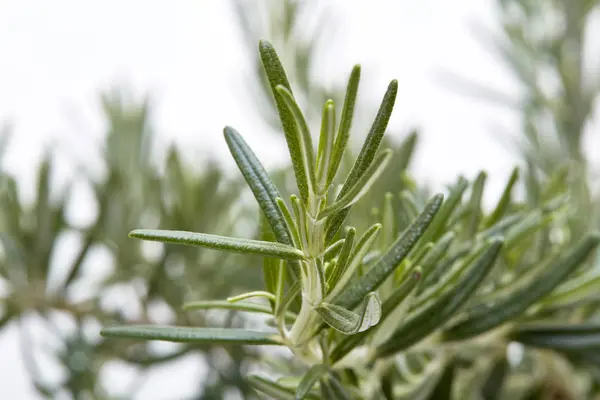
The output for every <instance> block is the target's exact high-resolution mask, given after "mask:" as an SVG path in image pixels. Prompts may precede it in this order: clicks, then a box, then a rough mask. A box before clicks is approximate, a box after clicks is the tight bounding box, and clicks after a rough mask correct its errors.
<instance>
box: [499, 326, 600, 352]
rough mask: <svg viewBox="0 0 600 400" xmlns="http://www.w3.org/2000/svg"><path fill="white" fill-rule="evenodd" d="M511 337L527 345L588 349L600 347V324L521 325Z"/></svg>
mask: <svg viewBox="0 0 600 400" xmlns="http://www.w3.org/2000/svg"><path fill="white" fill-rule="evenodd" d="M510 339H511V340H514V341H517V342H520V343H522V344H524V345H526V346H532V347H537V348H544V349H553V350H558V351H567V352H573V351H586V350H590V349H597V348H598V347H600V324H577V325H572V324H538V325H521V326H517V327H515V328H514V329H513V330H512V331H511V333H510Z"/></svg>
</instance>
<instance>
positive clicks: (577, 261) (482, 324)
mask: <svg viewBox="0 0 600 400" xmlns="http://www.w3.org/2000/svg"><path fill="white" fill-rule="evenodd" d="M599 242H600V235H598V234H589V235H587V236H586V237H585V238H584V239H583V240H582V241H581V242H579V243H578V244H577V245H576V246H574V247H573V249H572V250H571V251H569V252H568V253H567V254H566V255H564V256H563V257H561V258H560V259H557V260H556V261H555V262H553V263H552V264H551V265H549V266H548V268H544V269H543V271H542V274H541V275H540V276H537V277H536V279H531V280H530V282H529V284H527V285H525V286H520V287H517V288H516V289H515V290H514V291H512V292H510V293H509V295H507V296H505V297H504V298H502V299H500V300H496V301H494V302H493V303H492V304H491V305H490V306H488V307H478V308H477V310H476V311H473V312H469V313H468V317H467V318H466V319H464V320H462V321H460V322H458V323H457V324H455V325H453V326H451V327H449V328H448V329H447V330H446V332H444V337H445V338H446V339H447V340H464V339H468V338H470V337H473V336H476V335H479V334H481V333H483V332H486V331H488V330H490V329H493V328H495V327H497V326H499V325H501V324H503V323H504V322H506V321H508V320H509V319H511V318H514V317H516V316H518V315H520V314H521V313H523V312H524V311H525V310H527V309H528V308H529V307H530V306H531V305H532V304H534V303H535V302H536V301H538V300H540V299H542V298H543V297H544V296H546V295H548V294H549V293H550V292H552V291H553V290H554V289H555V288H556V287H557V286H558V285H559V284H560V283H562V282H564V280H565V279H566V278H567V277H568V276H569V275H570V274H571V273H572V272H573V271H574V270H575V269H576V268H578V267H579V266H580V265H581V264H582V263H583V262H584V261H585V260H586V258H587V257H588V256H589V254H590V253H591V252H592V251H593V250H594V249H595V248H596V246H597V245H598V243H599Z"/></svg>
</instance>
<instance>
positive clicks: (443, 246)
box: [420, 231, 456, 276]
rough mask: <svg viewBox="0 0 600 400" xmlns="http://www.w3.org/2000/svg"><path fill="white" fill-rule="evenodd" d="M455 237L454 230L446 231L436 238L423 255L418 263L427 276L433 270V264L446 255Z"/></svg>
mask: <svg viewBox="0 0 600 400" xmlns="http://www.w3.org/2000/svg"><path fill="white" fill-rule="evenodd" d="M455 237H456V234H455V233H454V232H452V231H450V232H446V233H445V234H444V235H443V236H442V237H440V238H439V239H438V241H437V242H436V243H435V245H433V247H432V248H431V250H430V251H429V252H428V253H427V254H426V255H425V257H423V259H422V260H421V262H420V265H421V267H423V271H424V274H425V276H429V274H430V273H431V272H433V271H432V270H433V268H434V266H435V265H436V264H437V263H438V262H439V261H440V260H441V259H442V257H444V256H445V255H446V253H447V252H448V249H449V248H450V245H451V244H452V242H453V241H454V238H455Z"/></svg>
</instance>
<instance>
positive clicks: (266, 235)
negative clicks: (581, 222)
mask: <svg viewBox="0 0 600 400" xmlns="http://www.w3.org/2000/svg"><path fill="white" fill-rule="evenodd" d="M259 225H260V229H261V237H260V239H261V240H263V241H265V242H274V241H275V234H274V233H273V230H272V229H271V227H269V225H268V221H267V219H266V217H265V215H264V214H261V215H260V219H259ZM280 263H281V260H277V259H274V258H271V257H263V279H264V281H265V287H266V289H267V291H269V292H271V293H273V292H275V290H277V289H276V288H277V283H278V282H277V279H278V277H279V268H282V265H281V264H280ZM273 306H274V303H273V302H271V307H273Z"/></svg>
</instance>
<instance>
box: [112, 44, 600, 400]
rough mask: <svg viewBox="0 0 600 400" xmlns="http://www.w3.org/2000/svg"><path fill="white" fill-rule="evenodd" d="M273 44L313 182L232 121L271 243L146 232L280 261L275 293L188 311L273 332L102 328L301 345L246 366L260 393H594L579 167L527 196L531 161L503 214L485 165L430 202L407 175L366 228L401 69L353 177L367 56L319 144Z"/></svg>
mask: <svg viewBox="0 0 600 400" xmlns="http://www.w3.org/2000/svg"><path fill="white" fill-rule="evenodd" d="M259 53H260V58H261V60H262V64H263V67H264V71H265V73H266V76H267V78H268V82H269V85H270V87H271V90H272V94H273V97H274V100H275V104H276V108H277V111H278V113H279V117H280V120H281V126H282V129H283V132H284V134H285V138H286V142H287V145H288V149H289V153H290V158H291V162H292V166H293V171H294V175H295V178H296V183H297V189H298V191H297V194H294V195H291V196H290V198H289V199H287V201H286V199H283V198H282V196H281V195H280V193H279V191H278V189H277V187H276V186H275V185H274V184H273V182H272V180H271V178H270V177H269V175H268V174H267V172H266V171H265V169H264V168H263V166H262V165H261V163H260V161H259V160H258V159H257V158H256V156H255V155H254V153H253V152H252V150H251V149H250V147H249V145H248V144H247V143H246V142H245V141H244V139H243V137H242V136H241V135H240V134H239V133H238V132H237V131H236V130H235V129H233V128H231V127H226V128H225V129H224V136H225V140H226V142H227V144H228V146H229V149H230V151H231V154H232V156H233V158H234V159H235V161H236V163H237V165H238V167H239V169H240V171H241V173H242V176H243V177H244V179H245V181H246V183H247V185H248V186H249V187H250V189H251V191H252V193H253V194H254V196H255V198H256V200H257V202H258V204H259V206H260V209H261V211H262V213H261V218H262V222H263V229H262V237H261V240H254V239H242V238H234V237H225V236H217V235H213V234H208V233H194V232H188V231H176V230H173V231H170V230H147V229H138V230H134V231H132V232H131V233H130V236H131V237H133V238H138V239H143V240H150V241H159V242H164V243H169V244H182V245H195V246H202V247H206V248H210V249H217V250H221V251H225V252H233V253H242V254H246V255H248V256H250V255H252V256H256V255H259V256H263V265H262V268H263V276H264V285H265V287H264V290H262V291H252V292H248V293H243V294H240V295H237V296H234V297H230V298H228V299H226V300H208V301H200V300H199V301H193V302H189V303H187V304H184V306H183V307H184V309H186V310H189V311H191V310H206V309H227V310H236V311H239V312H240V313H253V314H256V315H263V316H265V317H266V319H265V320H264V327H263V328H261V329H244V328H224V327H204V326H203V327H198V326H158V325H122V326H109V327H106V328H104V329H103V330H102V332H101V333H102V335H103V336H105V337H119V338H129V339H134V340H135V339H143V340H163V341H172V342H184V343H189V344H191V345H204V344H218V345H223V346H229V345H232V346H233V345H238V346H239V345H265V346H280V347H284V348H287V349H289V350H290V351H291V353H292V354H293V357H291V358H290V357H287V358H286V357H283V359H281V360H280V359H279V358H278V357H277V356H269V357H267V358H268V359H269V363H267V364H268V365H265V366H264V369H263V371H261V372H260V373H256V374H255V373H252V372H250V373H248V376H247V377H246V379H247V382H248V383H249V384H250V385H251V386H252V387H253V388H254V389H255V390H256V391H257V392H258V393H261V394H264V395H267V396H269V397H271V398H276V399H288V398H289V399H303V398H307V399H318V398H322V399H381V398H385V399H450V398H456V399H465V398H477V399H504V398H506V399H519V398H523V399H525V398H587V397H588V396H589V395H590V394H591V393H594V392H595V391H596V387H597V384H598V378H599V377H600V376H599V375H598V373H597V369H596V365H597V364H598V362H599V361H600V350H599V349H600V325H599V324H597V323H596V322H594V312H593V310H594V305H595V304H596V303H597V296H595V293H596V292H597V289H598V288H599V287H600V277H599V276H598V274H597V271H596V270H597V268H594V264H595V263H596V264H597V260H595V258H594V257H593V254H594V252H595V248H596V246H597V245H598V242H599V241H600V235H599V234H598V233H588V234H585V235H579V236H580V237H577V236H575V235H573V233H572V232H571V231H570V229H569V226H568V223H567V221H568V220H569V218H571V217H572V216H573V215H576V214H577V213H578V211H579V210H577V209H576V208H574V207H573V203H572V202H571V201H570V196H569V192H568V186H567V185H565V184H564V179H563V177H564V174H561V173H556V174H554V175H553V176H551V177H550V178H549V179H548V180H547V181H546V182H543V184H541V192H540V202H539V203H540V205H539V206H535V207H534V206H532V205H530V204H528V203H526V202H519V201H518V200H516V199H515V196H513V191H514V190H515V187H516V185H517V184H518V182H519V170H518V169H515V170H514V171H513V173H512V174H511V176H510V178H509V180H508V182H507V184H506V188H505V190H504V192H503V193H502V195H501V196H500V198H499V199H498V201H497V204H496V206H495V207H494V208H493V209H492V210H491V212H487V211H486V210H484V209H483V207H482V196H483V194H484V190H485V183H486V177H487V176H486V173H485V172H481V173H479V174H478V175H477V177H476V179H474V180H473V181H472V182H471V181H468V180H467V179H465V178H464V177H460V178H458V179H457V180H456V182H455V183H454V184H453V185H451V186H450V188H449V190H448V193H447V195H445V196H444V195H442V194H435V195H433V196H431V197H430V198H428V199H423V198H422V197H423V196H422V195H421V194H420V192H418V191H417V189H416V188H415V186H414V185H404V189H403V190H402V191H401V192H400V193H387V194H385V196H384V198H383V199H382V204H383V206H382V207H380V208H381V209H380V210H379V211H378V212H377V213H374V214H369V215H368V216H365V217H364V218H363V219H365V220H366V219H376V221H373V224H372V225H370V226H369V227H368V228H367V229H364V230H362V231H357V230H356V229H355V228H353V227H350V226H346V225H345V221H347V217H348V216H349V215H350V216H352V211H353V205H355V203H357V202H359V201H361V199H363V198H364V197H365V195H366V194H368V193H369V191H370V189H371V188H372V187H373V184H374V183H375V182H376V180H377V178H378V177H379V176H380V175H381V174H382V172H383V171H384V169H385V168H388V170H389V169H392V170H393V169H394V168H395V165H393V164H392V163H391V162H390V160H392V159H394V160H396V158H395V157H392V152H391V151H390V150H386V149H383V150H380V149H379V147H380V144H381V143H382V139H383V135H384V132H385V130H386V127H387V124H388V121H389V118H390V115H391V112H392V109H393V106H394V101H395V97H396V92H397V86H398V85H397V82H396V81H392V82H391V83H390V84H389V86H388V89H387V91H386V93H385V95H384V96H383V100H382V102H381V106H380V108H379V111H378V113H377V116H376V118H375V121H374V122H373V125H372V127H371V129H370V131H369V133H368V135H367V137H366V140H365V142H364V145H363V146H362V149H361V150H360V152H359V153H358V155H357V157H356V160H355V162H354V164H353V167H352V168H351V169H350V172H349V173H348V175H347V176H346V177H345V178H343V179H340V177H338V176H337V175H338V174H337V173H338V170H339V168H340V164H341V161H342V157H343V156H344V151H345V149H346V145H347V143H348V139H349V132H350V128H351V125H352V119H353V113H354V106H355V101H356V97H357V92H358V85H359V80H360V67H359V66H356V67H354V69H353V70H352V72H351V74H350V78H349V80H348V84H347V91H346V97H345V100H344V103H343V106H342V110H341V116H340V118H339V120H338V118H337V117H336V107H335V104H334V103H333V101H327V102H325V104H324V106H323V108H322V124H321V132H320V136H319V141H318V146H317V148H316V151H315V148H314V147H313V137H312V136H311V133H310V132H309V129H308V124H307V123H306V120H305V118H304V116H303V113H302V111H301V109H300V107H299V106H298V104H297V102H296V101H295V98H294V94H293V92H292V88H291V87H290V85H289V83H288V79H287V77H286V74H285V71H284V68H283V66H282V65H281V63H280V61H279V58H278V56H277V54H276V52H275V50H274V49H273V47H272V46H271V45H270V43H268V42H266V41H261V42H260V45H259ZM390 164H392V165H390ZM398 179H406V177H403V176H399V177H398ZM363 201H364V199H363ZM354 211H355V210H354ZM170 226H172V224H170ZM252 260H254V258H252ZM216 268H221V267H219V266H217V267H216ZM248 268H252V266H248ZM254 298H261V299H260V300H258V301H255V300H252V299H254ZM510 347H515V348H518V347H520V348H521V350H523V349H524V350H523V351H521V357H519V359H516V360H515V359H513V358H511V357H509V355H510V354H511V353H510V352H509V351H508V349H509V348H510ZM549 374H553V376H555V379H554V380H548V379H547V377H548V376H549ZM542 375H543V376H544V377H545V379H544V380H543V382H544V385H539V384H538V383H539V382H540V376H542ZM549 383H550V384H551V385H550V384H549Z"/></svg>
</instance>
